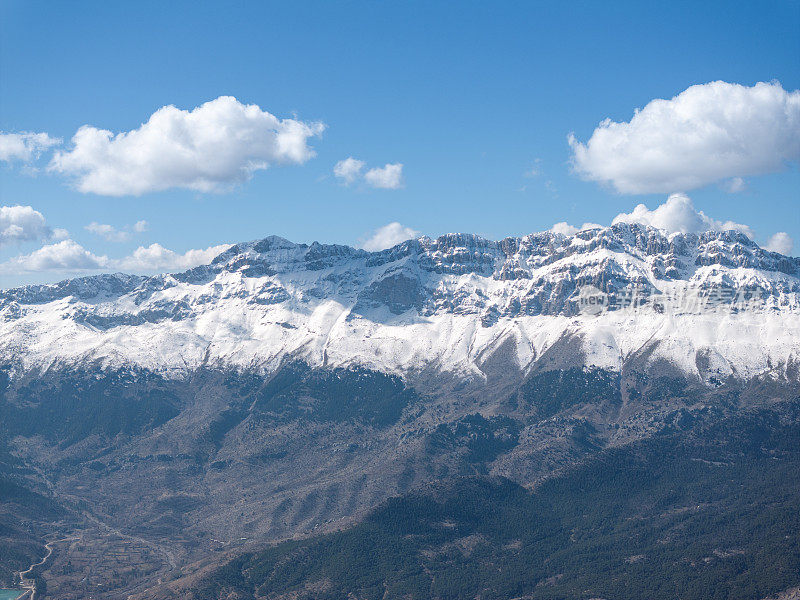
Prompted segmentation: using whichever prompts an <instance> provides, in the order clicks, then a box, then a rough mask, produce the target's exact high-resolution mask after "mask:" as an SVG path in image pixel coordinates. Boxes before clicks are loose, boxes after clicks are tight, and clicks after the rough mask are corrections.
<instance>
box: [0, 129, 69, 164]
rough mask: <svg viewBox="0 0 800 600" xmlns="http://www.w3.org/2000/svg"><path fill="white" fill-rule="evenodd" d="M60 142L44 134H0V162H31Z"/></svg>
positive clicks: (27, 132)
mask: <svg viewBox="0 0 800 600" xmlns="http://www.w3.org/2000/svg"><path fill="white" fill-rule="evenodd" d="M60 143H61V140H60V139H58V138H52V137H50V136H49V135H47V134H46V133H33V132H30V131H26V132H22V133H0V160H3V161H7V162H11V161H13V160H18V161H21V162H26V163H27V162H31V161H32V160H35V159H37V158H39V156H41V154H42V152H45V151H47V150H48V149H50V148H52V147H53V146H55V145H57V144H60Z"/></svg>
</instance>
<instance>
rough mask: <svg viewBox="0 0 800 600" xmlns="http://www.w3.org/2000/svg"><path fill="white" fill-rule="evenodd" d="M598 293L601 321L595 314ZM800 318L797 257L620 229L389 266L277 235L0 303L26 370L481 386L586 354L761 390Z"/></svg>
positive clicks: (470, 240)
mask: <svg viewBox="0 0 800 600" xmlns="http://www.w3.org/2000/svg"><path fill="white" fill-rule="evenodd" d="M586 290H591V291H592V293H595V294H598V295H599V298H600V300H599V301H600V303H601V304H602V306H601V307H600V308H601V311H600V312H599V314H591V312H590V313H587V312H586V311H585V310H584V309H585V308H586V307H585V306H582V305H581V302H582V301H583V300H584V297H583V296H582V294H585V292H586ZM687 303H688V304H687ZM797 312H800V258H792V257H786V256H782V255H779V254H776V253H773V252H768V251H765V250H763V249H761V248H760V247H759V246H758V245H757V244H755V242H753V241H752V240H750V239H749V238H747V237H746V236H745V235H744V234H742V233H740V232H737V231H724V232H716V231H709V232H706V233H703V234H699V235H697V234H680V233H678V234H672V235H666V234H665V232H663V231H661V230H658V229H655V228H652V227H645V226H640V225H630V224H616V225H612V226H611V227H607V228H599V229H589V230H584V231H580V232H578V233H576V234H575V235H572V236H566V235H564V234H560V233H551V232H544V233H538V234H530V235H528V236H524V237H521V238H506V239H504V240H501V241H491V240H487V239H485V238H481V237H479V236H477V235H473V234H447V235H444V236H441V237H439V238H437V239H435V240H434V239H431V238H427V237H423V238H419V239H412V240H408V241H406V242H402V243H400V244H398V245H396V246H394V247H392V248H389V249H386V250H382V251H377V252H367V251H365V250H361V249H355V248H351V247H349V246H341V245H323V244H319V243H317V242H314V243H312V244H296V243H293V242H290V241H288V240H285V239H284V238H280V237H277V236H270V237H267V238H263V239H261V240H254V241H252V242H246V243H241V244H236V245H234V246H232V247H231V248H229V249H228V250H226V251H224V252H222V253H221V254H220V255H218V256H217V257H216V258H214V259H213V261H212V262H211V263H210V264H209V265H203V266H200V267H195V268H193V269H190V270H188V271H184V272H181V273H176V274H164V275H156V276H150V277H146V276H137V275H125V274H102V275H96V276H92V277H85V278H78V279H71V280H65V281H62V282H59V283H57V284H52V285H39V286H25V287H21V288H15V289H11V290H5V291H0V333H2V340H3V341H2V342H0V357H1V358H2V359H3V360H4V361H5V362H10V363H12V364H14V365H15V368H16V369H21V370H22V371H26V370H28V369H32V368H39V369H41V368H46V367H47V366H51V365H57V364H65V365H66V364H72V365H76V364H80V363H81V362H93V361H100V362H104V363H106V364H108V365H114V366H120V365H124V364H133V365H137V366H141V367H144V368H148V369H153V370H159V371H166V372H176V373H180V372H185V371H186V370H187V369H188V370H191V369H192V368H196V367H197V366H199V365H201V364H209V362H216V363H217V364H219V365H227V366H231V365H239V366H240V367H251V366H253V365H260V366H261V367H262V368H263V370H265V371H270V370H274V369H275V368H276V367H277V365H279V364H281V363H282V362H283V361H284V360H287V359H301V360H304V361H306V362H309V363H311V364H315V365H329V364H330V365H333V366H346V365H355V366H364V367H368V368H371V369H377V370H382V371H386V372H390V373H394V374H399V375H402V376H412V375H415V374H417V375H418V374H420V373H423V372H425V371H428V370H430V369H431V368H434V369H437V368H438V369H439V370H440V371H444V372H448V373H456V374H460V375H461V376H463V377H465V378H473V377H479V378H481V377H484V376H485V374H484V373H483V371H482V370H481V368H480V362H481V361H482V360H484V359H486V358H487V357H489V356H491V354H493V353H494V352H495V351H497V350H498V349H499V348H500V347H502V346H503V345H504V344H506V345H508V343H510V344H511V345H512V346H514V350H515V353H516V357H515V359H514V360H515V362H516V365H517V368H518V369H519V370H520V371H522V372H523V373H527V372H530V371H531V370H532V368H533V366H534V364H535V363H536V362H537V360H538V359H539V358H541V357H542V356H543V355H544V354H547V353H548V351H550V354H551V357H552V354H553V352H552V351H553V350H554V349H555V348H556V347H557V346H558V345H559V344H561V345H569V344H573V345H574V339H579V340H580V342H579V344H578V346H577V347H576V350H577V351H578V352H579V353H582V354H583V357H584V360H585V362H586V365H587V366H590V367H602V368H611V369H614V370H619V369H621V368H623V364H624V363H625V361H626V360H628V358H630V357H632V356H634V355H636V354H637V353H638V354H641V353H642V352H644V351H646V350H648V348H649V351H650V352H655V354H656V355H658V356H659V358H662V359H666V360H668V361H670V362H672V363H674V364H676V365H677V366H678V368H679V369H680V370H681V371H683V372H684V373H691V374H692V375H693V376H696V377H699V378H700V379H705V380H709V378H710V377H714V378H716V379H720V378H724V377H729V376H732V377H738V378H749V377H752V376H754V375H755V374H759V373H761V374H763V373H765V372H767V371H769V370H771V369H775V367H776V366H778V365H783V367H784V371H786V370H787V369H788V368H789V366H790V364H791V363H792V362H793V361H796V360H797V356H798V355H800V342H797V340H798V339H800V330H799V329H798V325H797V319H796V313H797ZM745 336H751V338H752V344H750V347H749V348H748V349H744V346H743V345H742V344H740V343H739V342H738V341H737V340H738V339H740V338H742V337H745ZM570 339H573V341H572V342H571V341H570ZM56 340H57V342H58V343H54V342H56ZM153 340H157V341H158V343H155V344H154V343H151V342H152V341H153ZM509 340H511V341H510V342H509ZM712 340H713V342H712ZM654 344H655V345H656V346H662V348H661V349H660V350H659V349H658V348H655V349H654V348H650V347H651V346H653V345H654ZM668 346H669V347H668ZM159 348H160V349H161V351H160V352H159V350H158V349H159ZM506 351H507V350H506ZM570 360H571V359H570ZM572 362H574V361H572ZM699 363H703V364H705V365H706V366H705V367H700V366H698V364H699ZM437 365H438V367H437ZM555 366H556V367H557V366H558V365H555ZM709 370H710V371H714V374H711V375H710V374H709V373H707V372H705V371H709Z"/></svg>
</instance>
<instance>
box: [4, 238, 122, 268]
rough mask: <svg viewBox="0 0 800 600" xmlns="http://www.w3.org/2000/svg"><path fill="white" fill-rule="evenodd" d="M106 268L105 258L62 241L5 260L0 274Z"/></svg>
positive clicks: (67, 241) (74, 243)
mask: <svg viewBox="0 0 800 600" xmlns="http://www.w3.org/2000/svg"><path fill="white" fill-rule="evenodd" d="M107 266H108V258H107V257H105V256H97V255H95V254H92V253H91V252H89V251H88V250H86V249H85V248H83V246H81V245H80V244H78V243H76V242H74V241H73V240H63V241H61V242H57V243H55V244H49V245H46V246H42V247H41V248H39V249H38V250H34V251H33V252H31V253H30V254H24V255H21V256H17V257H14V258H11V259H9V260H7V261H6V262H4V263H2V264H0V272H4V273H26V272H28V273H29V272H37V271H87V270H97V269H104V268H106V267H107Z"/></svg>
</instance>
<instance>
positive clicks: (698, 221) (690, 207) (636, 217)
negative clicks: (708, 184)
mask: <svg viewBox="0 0 800 600" xmlns="http://www.w3.org/2000/svg"><path fill="white" fill-rule="evenodd" d="M612 223H639V224H640V225H650V226H651V227H656V228H658V229H663V230H665V231H667V232H668V233H702V232H704V231H710V230H711V231H727V230H729V229H735V230H737V231H741V232H742V233H744V234H745V235H746V236H747V237H749V238H752V237H753V232H752V230H751V229H750V227H748V226H747V225H742V224H740V223H734V222H733V221H717V220H716V219H712V218H711V217H709V216H707V215H706V214H705V213H704V212H703V211H702V210H697V209H696V208H695V207H694V204H693V203H692V201H691V199H690V198H689V197H688V196H687V195H686V194H672V195H671V196H670V197H669V198H667V201H666V202H664V204H661V205H659V206H658V207H656V208H655V209H653V210H650V209H649V208H647V207H646V206H645V205H644V204H639V205H638V206H636V208H634V209H633V211H632V212H630V213H620V214H618V215H617V216H616V217H614V220H613V221H612Z"/></svg>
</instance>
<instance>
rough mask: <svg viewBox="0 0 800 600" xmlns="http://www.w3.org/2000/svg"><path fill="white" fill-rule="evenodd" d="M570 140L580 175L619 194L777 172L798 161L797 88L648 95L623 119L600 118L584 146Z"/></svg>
mask: <svg viewBox="0 0 800 600" xmlns="http://www.w3.org/2000/svg"><path fill="white" fill-rule="evenodd" d="M569 144H570V147H571V148H572V153H573V154H572V164H573V167H574V169H575V171H576V172H577V173H578V174H579V175H580V176H581V177H583V178H585V179H588V180H592V181H598V182H602V183H608V184H611V185H612V186H613V187H614V188H615V189H616V190H617V191H619V192H621V193H625V194H646V193H672V192H682V191H687V190H691V189H694V188H698V187H702V186H704V185H707V184H710V183H713V182H716V181H721V180H724V179H733V180H734V181H736V180H735V178H741V177H747V176H751V175H761V174H764V173H770V172H775V171H780V170H782V169H784V168H786V164H787V163H788V162H797V161H799V160H800V91H793V92H787V91H786V90H784V89H783V87H781V85H780V84H779V83H777V82H775V83H757V84H756V85H754V86H752V87H746V86H743V85H737V84H732V83H726V82H724V81H714V82H711V83H706V84H702V85H694V86H692V87H690V88H688V89H687V90H685V91H683V92H682V93H680V94H679V95H677V96H676V97H674V98H672V99H671V100H662V99H658V100H652V101H651V102H649V103H648V104H647V105H646V106H645V107H644V108H643V109H641V110H637V111H636V112H635V114H634V116H633V118H632V119H631V120H630V121H629V122H627V123H626V122H622V123H617V122H614V121H611V120H610V119H606V120H605V121H603V122H602V123H600V125H599V126H598V127H597V129H595V130H594V133H593V134H592V136H591V138H590V139H589V141H588V142H586V143H585V144H584V143H582V142H579V141H578V140H577V139H576V138H575V136H574V135H572V134H570V136H569ZM734 187H737V186H734Z"/></svg>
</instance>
